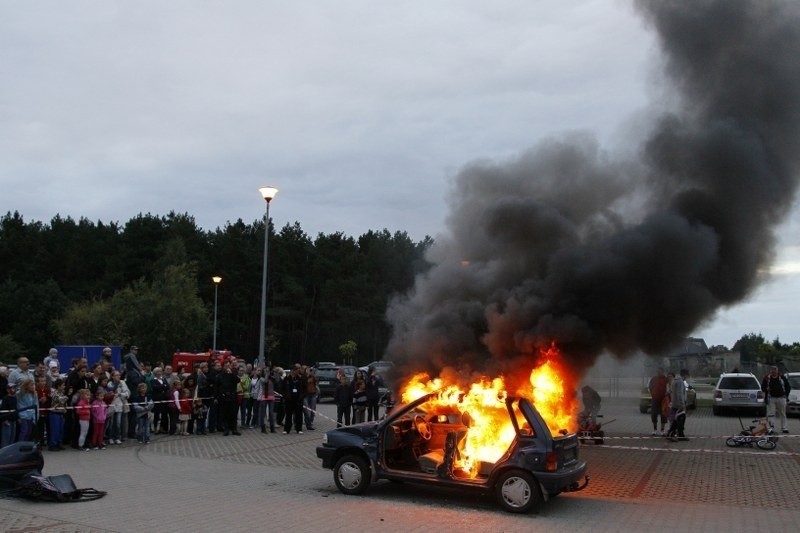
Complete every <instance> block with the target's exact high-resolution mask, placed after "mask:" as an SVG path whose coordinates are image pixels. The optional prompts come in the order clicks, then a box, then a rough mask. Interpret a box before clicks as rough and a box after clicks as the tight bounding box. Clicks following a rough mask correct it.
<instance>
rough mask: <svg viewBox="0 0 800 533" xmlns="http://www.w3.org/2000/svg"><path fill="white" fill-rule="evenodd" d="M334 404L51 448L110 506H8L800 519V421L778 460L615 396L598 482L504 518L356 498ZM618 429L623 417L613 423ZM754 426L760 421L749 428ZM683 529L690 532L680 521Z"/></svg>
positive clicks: (698, 524) (245, 523) (66, 527)
mask: <svg viewBox="0 0 800 533" xmlns="http://www.w3.org/2000/svg"><path fill="white" fill-rule="evenodd" d="M334 412H335V407H334V406H333V405H332V404H330V403H323V404H320V405H319V415H318V418H317V423H316V427H317V431H306V432H305V434H303V435H297V434H290V435H282V434H281V433H276V434H262V433H261V432H260V431H258V430H242V436H233V435H231V436H228V437H224V436H222V435H221V434H214V435H209V436H155V437H154V440H153V442H152V443H151V444H149V445H147V446H144V445H139V444H137V443H131V442H130V441H128V442H127V443H126V444H124V445H122V446H111V447H108V448H107V449H106V450H101V451H90V452H81V451H77V450H71V449H70V450H66V451H62V452H49V451H45V452H44V453H45V467H44V474H45V475H57V474H70V475H71V476H72V478H73V479H74V480H75V483H76V485H77V486H78V487H81V488H87V487H92V488H95V489H98V490H102V491H106V492H107V493H108V494H107V496H105V497H104V498H102V499H99V500H96V501H86V502H72V503H43V502H32V501H27V500H20V499H12V498H6V499H0V530H2V531H9V532H33V531H36V532H73V531H74V532H78V531H80V532H94V531H97V532H109V531H113V532H139V531H141V532H145V531H146V532H151V531H153V530H163V531H175V532H182V531H192V532H205V531H208V532H217V531H255V530H271V529H274V528H288V529H290V530H292V531H295V532H312V531H314V532H328V531H348V532H351V531H352V530H353V529H354V528H357V529H358V530H360V531H374V530H380V531H390V532H391V531H403V532H416V531H420V532H422V531H436V530H441V529H442V528H447V529H449V530H459V529H460V530H464V531H509V532H511V531H526V532H529V531H550V530H553V529H556V528H558V529H562V528H564V529H566V530H568V531H577V532H582V531H587V532H588V531H592V532H594V531H609V532H611V531H613V532H617V531H620V530H622V531H640V530H648V531H675V530H676V529H678V530H687V529H696V530H700V531H744V530H748V531H752V530H756V529H759V530H768V531H788V530H796V529H797V528H798V524H800V510H798V509H797V493H796V487H797V480H798V479H800V437H795V436H794V435H798V434H800V422H799V421H797V420H791V421H790V430H791V431H792V435H790V436H788V437H786V438H784V437H783V436H782V438H781V440H780V442H779V443H778V448H777V450H775V451H763V450H758V449H755V448H754V449H732V448H728V447H727V446H725V443H724V438H725V437H726V436H728V435H732V434H735V433H738V430H739V429H740V428H739V420H738V419H737V418H736V417H735V416H733V417H715V416H712V414H711V411H710V408H700V409H698V410H697V411H696V412H692V413H691V414H690V416H689V418H688V421H687V424H686V426H687V434H688V435H689V436H691V440H690V441H688V442H679V443H671V442H669V441H667V440H666V439H663V438H660V437H651V436H649V433H650V431H651V430H652V427H651V426H650V417H649V415H642V414H640V413H639V412H638V403H637V401H636V400H635V399H631V398H627V399H618V400H604V403H603V410H602V412H603V414H604V417H603V418H601V419H600V421H604V420H605V421H608V422H606V423H605V426H604V428H603V429H604V430H605V432H606V439H605V441H604V444H602V445H597V444H585V445H583V446H582V447H581V456H582V457H583V458H584V459H585V460H586V461H587V462H588V465H589V475H590V476H591V482H590V484H589V486H588V487H587V488H586V489H585V490H583V491H581V492H578V493H572V494H563V495H560V496H559V497H557V498H555V499H552V500H550V501H548V502H546V503H544V504H543V505H542V506H541V508H540V509H539V510H538V511H537V512H535V513H531V514H527V515H514V514H509V513H506V512H504V511H502V510H501V509H500V508H499V507H498V506H497V505H496V504H495V502H494V501H493V500H492V499H491V498H489V497H486V496H479V495H475V494H472V493H465V492H460V491H449V490H442V489H440V488H433V487H423V486H414V485H410V484H396V483H389V482H386V481H381V482H378V483H375V484H373V485H372V486H371V487H370V489H369V490H368V491H367V493H366V494H365V495H364V496H345V495H343V494H341V493H340V492H339V491H338V490H337V489H336V486H335V485H334V483H333V476H332V473H331V471H330V470H323V469H322V468H321V466H320V461H319V459H317V458H316V455H315V452H314V450H315V448H316V446H317V445H318V444H319V443H320V441H321V437H322V432H323V431H324V430H328V429H332V428H333V427H334V425H335V424H334V423H333V421H332V419H331V417H332V416H333V414H334ZM612 420H613V422H612ZM744 420H745V421H749V419H748V418H745V419H744ZM676 521H679V523H680V525H677V526H676Z"/></svg>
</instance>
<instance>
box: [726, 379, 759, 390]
mask: <svg viewBox="0 0 800 533" xmlns="http://www.w3.org/2000/svg"><path fill="white" fill-rule="evenodd" d="M717 388H718V389H739V390H741V389H745V390H757V389H760V388H761V386H760V385H759V384H758V380H757V379H756V378H754V377H752V376H727V377H724V378H722V379H721V380H720V382H719V386H718V387H717Z"/></svg>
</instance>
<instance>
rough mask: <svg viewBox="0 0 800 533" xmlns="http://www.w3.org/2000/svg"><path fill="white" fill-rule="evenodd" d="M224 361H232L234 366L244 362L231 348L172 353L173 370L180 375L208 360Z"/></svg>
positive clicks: (189, 371)
mask: <svg viewBox="0 0 800 533" xmlns="http://www.w3.org/2000/svg"><path fill="white" fill-rule="evenodd" d="M212 361H213V362H217V361H219V362H220V363H224V362H225V361H230V362H231V363H232V364H233V365H234V366H238V365H239V364H240V363H243V360H242V359H239V358H237V357H236V356H235V355H233V353H232V352H231V351H230V350H221V351H220V350H217V351H216V352H215V351H213V350H209V351H207V352H200V353H191V352H175V353H174V354H172V371H173V372H176V373H177V374H178V375H185V374H191V373H193V372H194V371H195V369H196V368H197V366H198V365H200V363H203V362H206V363H209V362H212Z"/></svg>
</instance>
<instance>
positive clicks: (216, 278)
mask: <svg viewBox="0 0 800 533" xmlns="http://www.w3.org/2000/svg"><path fill="white" fill-rule="evenodd" d="M211 281H213V282H214V347H213V348H212V349H213V350H214V351H215V352H216V351H217V289H219V284H220V282H222V278H221V277H219V276H214V277H212V278H211Z"/></svg>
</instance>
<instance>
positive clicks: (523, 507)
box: [495, 470, 542, 513]
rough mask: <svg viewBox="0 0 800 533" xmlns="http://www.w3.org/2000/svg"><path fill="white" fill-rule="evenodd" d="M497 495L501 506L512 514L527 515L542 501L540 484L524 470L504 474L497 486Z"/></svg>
mask: <svg viewBox="0 0 800 533" xmlns="http://www.w3.org/2000/svg"><path fill="white" fill-rule="evenodd" d="M495 493H496V495H497V501H498V502H499V503H500V506H501V507H503V509H505V510H506V511H508V512H510V513H527V512H529V511H530V510H531V509H533V508H534V507H535V506H536V505H537V504H538V503H539V502H540V501H541V500H542V493H541V491H540V490H539V484H538V483H537V482H536V479H535V478H534V477H533V476H532V475H531V474H530V473H528V472H525V471H524V470H509V471H508V472H504V473H503V474H502V475H501V476H500V477H499V478H498V480H497V484H495Z"/></svg>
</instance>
